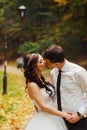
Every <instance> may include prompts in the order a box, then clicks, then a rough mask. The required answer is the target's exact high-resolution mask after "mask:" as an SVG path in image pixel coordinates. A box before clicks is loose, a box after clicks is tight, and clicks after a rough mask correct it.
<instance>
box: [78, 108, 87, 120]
mask: <svg viewBox="0 0 87 130" xmlns="http://www.w3.org/2000/svg"><path fill="white" fill-rule="evenodd" d="M78 112H79V113H81V115H83V116H84V118H86V117H87V108H84V107H81V108H80V109H79V111H78Z"/></svg>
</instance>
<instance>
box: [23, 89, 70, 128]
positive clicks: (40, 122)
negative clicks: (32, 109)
mask: <svg viewBox="0 0 87 130" xmlns="http://www.w3.org/2000/svg"><path fill="white" fill-rule="evenodd" d="M41 93H42V95H43V96H44V98H45V100H46V103H47V105H49V106H51V107H52V108H56V106H55V105H54V100H53V98H49V95H48V93H47V92H46V91H45V89H41ZM34 103H35V102H34ZM35 105H37V104H36V103H35ZM37 107H38V110H39V112H38V113H37V114H36V115H35V116H34V117H33V118H32V119H31V120H30V121H29V122H28V124H27V126H26V127H25V130H68V129H67V127H66V125H65V122H64V120H63V118H61V117H58V116H54V115H51V114H48V113H45V112H43V111H41V109H40V107H39V106H38V105H37Z"/></svg>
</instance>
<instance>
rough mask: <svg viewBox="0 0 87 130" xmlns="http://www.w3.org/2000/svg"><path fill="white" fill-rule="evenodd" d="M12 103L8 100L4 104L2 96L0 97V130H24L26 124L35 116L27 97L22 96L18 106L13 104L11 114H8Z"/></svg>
mask: <svg viewBox="0 0 87 130" xmlns="http://www.w3.org/2000/svg"><path fill="white" fill-rule="evenodd" d="M12 101H13V100H8V102H7V103H5V102H4V101H3V98H2V95H0V118H1V120H0V130H24V127H25V126H26V124H27V122H28V121H29V120H30V119H31V118H32V116H33V115H34V114H35V109H34V106H33V103H32V101H31V99H30V98H29V96H28V95H26V96H24V97H23V99H22V100H21V101H19V103H18V105H16V104H14V105H15V107H14V110H13V111H12V112H8V111H10V110H9V109H11V107H13V106H11V105H13V104H12ZM5 107H6V108H8V109H5ZM6 110H7V111H6Z"/></svg>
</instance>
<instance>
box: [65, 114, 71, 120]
mask: <svg viewBox="0 0 87 130" xmlns="http://www.w3.org/2000/svg"><path fill="white" fill-rule="evenodd" d="M63 117H64V118H65V119H67V120H68V119H70V118H71V114H69V113H67V112H63Z"/></svg>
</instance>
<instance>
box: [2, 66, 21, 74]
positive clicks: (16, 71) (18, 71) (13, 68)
mask: <svg viewBox="0 0 87 130" xmlns="http://www.w3.org/2000/svg"><path fill="white" fill-rule="evenodd" d="M0 70H1V71H4V66H2V67H1V68H0ZM6 70H7V72H11V73H14V74H18V75H23V72H22V71H21V70H20V69H18V68H16V67H13V66H7V69H6Z"/></svg>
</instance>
